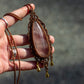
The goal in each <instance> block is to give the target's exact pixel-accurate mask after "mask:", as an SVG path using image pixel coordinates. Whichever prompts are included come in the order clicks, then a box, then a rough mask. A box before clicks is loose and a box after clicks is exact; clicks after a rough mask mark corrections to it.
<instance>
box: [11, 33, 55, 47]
mask: <svg viewBox="0 0 84 84" xmlns="http://www.w3.org/2000/svg"><path fill="white" fill-rule="evenodd" d="M49 37H50V41H51V43H52V44H53V43H54V41H55V39H54V37H53V36H52V35H50V36H49ZM13 38H14V41H15V43H16V45H17V46H24V45H27V44H29V38H28V36H27V35H26V34H24V35H13ZM10 40H12V39H11V38H10Z"/></svg>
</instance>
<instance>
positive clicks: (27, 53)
mask: <svg viewBox="0 0 84 84" xmlns="http://www.w3.org/2000/svg"><path fill="white" fill-rule="evenodd" d="M17 50H18V55H19V57H20V59H27V58H31V57H34V55H33V53H32V50H31V49H30V48H17ZM53 53H54V47H52V54H53ZM11 58H12V57H11V52H10V59H11ZM15 59H18V56H16V58H15Z"/></svg>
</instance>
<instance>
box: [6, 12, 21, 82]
mask: <svg viewBox="0 0 84 84" xmlns="http://www.w3.org/2000/svg"><path fill="white" fill-rule="evenodd" d="M6 15H10V16H12V17H14V18H16V19H17V20H22V18H20V17H19V16H17V15H15V14H13V13H6V14H5V15H4V16H6ZM6 30H7V31H8V33H9V35H10V38H11V41H10V39H9V36H8V34H7V31H5V33H6V36H7V39H8V42H9V45H10V48H11V51H12V56H13V63H14V84H16V66H15V56H14V53H13V49H15V50H16V53H17V57H18V61H19V74H18V79H17V84H19V79H20V73H21V68H20V56H19V55H18V50H17V46H16V44H15V41H14V39H13V36H12V34H11V32H10V31H9V29H8V28H7V27H6ZM11 42H13V46H12V43H11Z"/></svg>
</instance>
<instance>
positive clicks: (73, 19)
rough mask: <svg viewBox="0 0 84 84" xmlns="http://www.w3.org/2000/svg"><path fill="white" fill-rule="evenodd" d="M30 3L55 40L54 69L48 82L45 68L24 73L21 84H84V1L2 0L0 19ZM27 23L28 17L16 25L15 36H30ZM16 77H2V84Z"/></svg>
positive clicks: (10, 73) (0, 3) (9, 75)
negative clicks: (33, 5) (34, 6)
mask: <svg viewBox="0 0 84 84" xmlns="http://www.w3.org/2000/svg"><path fill="white" fill-rule="evenodd" d="M27 3H34V4H35V5H36V9H35V11H36V14H37V15H38V16H39V17H40V19H41V20H42V21H43V22H44V23H46V26H47V29H48V31H49V34H51V35H53V36H54V37H55V43H54V45H53V46H54V47H55V53H54V55H53V56H54V66H53V67H50V66H49V73H50V77H49V78H47V79H46V78H45V70H44V69H42V71H41V72H40V73H38V72H37V71H36V70H31V71H24V72H22V73H21V78H20V84H84V0H0V17H2V16H3V15H4V14H5V13H7V12H11V11H13V10H15V9H18V8H20V7H22V6H23V5H25V4H27ZM28 21H29V16H27V17H25V18H24V19H23V21H21V22H20V21H19V22H17V23H16V24H15V25H13V26H12V27H11V28H10V31H11V32H12V34H27V25H28ZM28 60H29V59H28ZM17 74H18V73H17ZM13 77H14V76H13V72H6V73H3V74H0V84H13Z"/></svg>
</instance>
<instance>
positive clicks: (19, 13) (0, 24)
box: [0, 4, 35, 31]
mask: <svg viewBox="0 0 84 84" xmlns="http://www.w3.org/2000/svg"><path fill="white" fill-rule="evenodd" d="M30 5H31V6H32V8H33V10H34V9H35V5H34V4H30ZM29 10H30V7H29V9H28V7H27V6H24V7H22V8H19V9H17V10H15V11H13V12H12V13H14V14H16V15H17V16H19V17H20V18H23V17H25V16H26V15H27V14H29V13H28V11H29ZM4 19H5V20H6V21H7V22H8V27H10V26H12V25H13V24H15V23H16V22H17V20H16V19H15V18H14V17H12V16H9V15H6V16H4ZM5 27H6V24H5V22H4V21H3V20H2V19H0V28H2V29H1V30H2V31H3V30H5Z"/></svg>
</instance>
